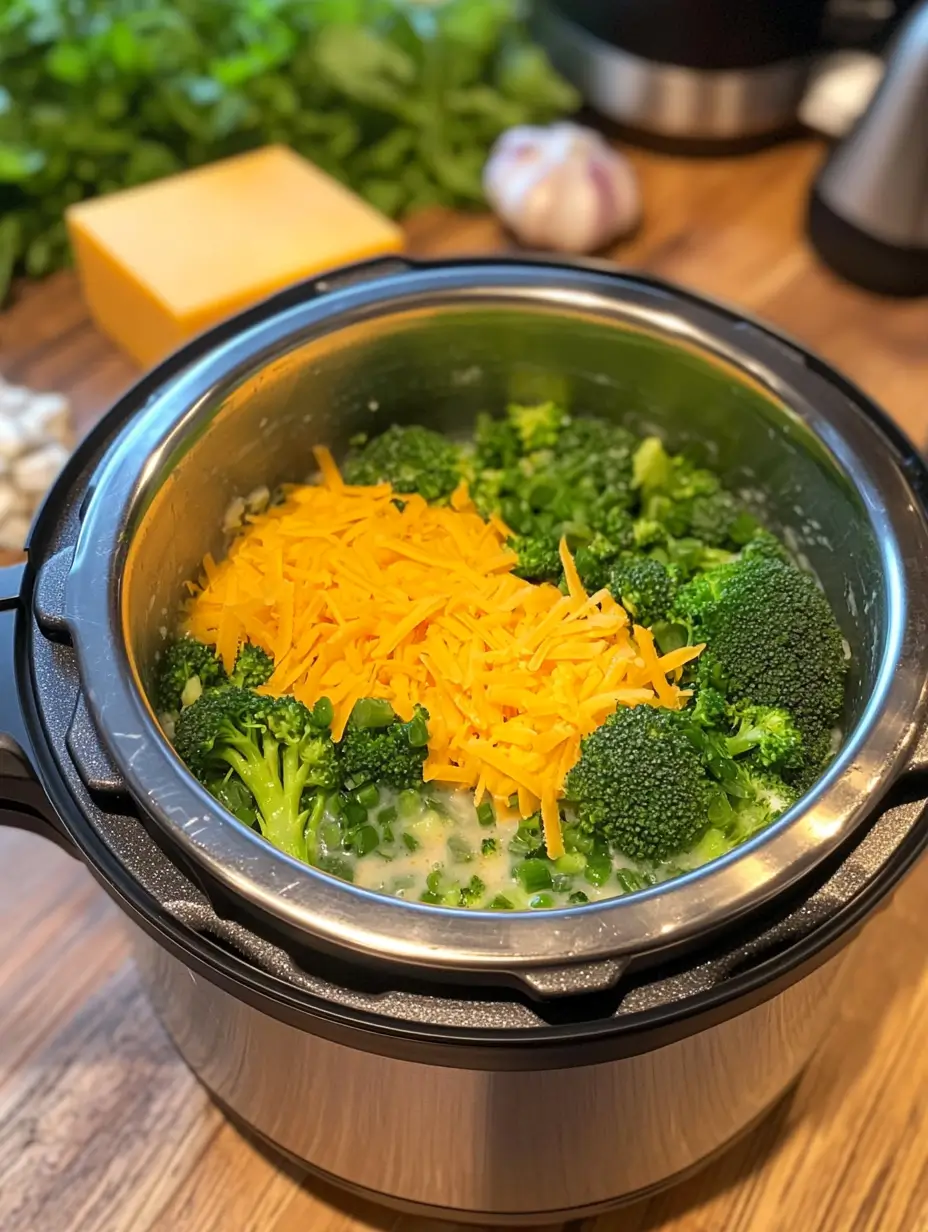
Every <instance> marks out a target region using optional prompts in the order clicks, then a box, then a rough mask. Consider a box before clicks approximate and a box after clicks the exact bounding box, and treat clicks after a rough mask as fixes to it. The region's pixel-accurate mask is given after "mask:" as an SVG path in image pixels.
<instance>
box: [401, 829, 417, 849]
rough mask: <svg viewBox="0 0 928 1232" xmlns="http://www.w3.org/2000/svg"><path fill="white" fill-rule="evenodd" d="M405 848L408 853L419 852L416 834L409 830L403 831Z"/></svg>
mask: <svg viewBox="0 0 928 1232" xmlns="http://www.w3.org/2000/svg"><path fill="white" fill-rule="evenodd" d="M403 846H404V847H405V848H406V850H407V851H418V850H419V840H418V839H417V838H416V836H415V835H414V834H410V833H409V831H408V830H404V831H403Z"/></svg>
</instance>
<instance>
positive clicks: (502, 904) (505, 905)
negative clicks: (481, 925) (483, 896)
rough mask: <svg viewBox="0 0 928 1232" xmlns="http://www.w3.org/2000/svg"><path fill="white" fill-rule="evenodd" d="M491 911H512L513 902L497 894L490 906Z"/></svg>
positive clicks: (503, 895)
mask: <svg viewBox="0 0 928 1232" xmlns="http://www.w3.org/2000/svg"><path fill="white" fill-rule="evenodd" d="M489 909H490V911H512V910H513V905H512V902H511V901H510V900H509V899H508V898H507V897H506V895H505V894H497V895H496V897H495V898H494V899H493V900H492V901H491V902H490V904H489Z"/></svg>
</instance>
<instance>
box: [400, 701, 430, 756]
mask: <svg viewBox="0 0 928 1232" xmlns="http://www.w3.org/2000/svg"><path fill="white" fill-rule="evenodd" d="M406 739H407V740H408V741H409V743H410V745H411V746H412V747H413V748H414V749H422V748H425V746H426V745H427V744H428V742H429V727H428V723H427V722H426V719H425V715H424V714H423V713H422V711H421V710H417V711H416V713H415V714H414V715H413V717H412V718H411V719H410V720H409V722H408V723H407V724H406Z"/></svg>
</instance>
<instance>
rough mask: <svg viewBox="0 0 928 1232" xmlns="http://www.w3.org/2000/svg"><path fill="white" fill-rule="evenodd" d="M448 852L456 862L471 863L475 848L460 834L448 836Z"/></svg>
mask: <svg viewBox="0 0 928 1232" xmlns="http://www.w3.org/2000/svg"><path fill="white" fill-rule="evenodd" d="M448 854H449V855H450V856H451V859H452V860H453V861H454V863H455V864H469V863H470V862H471V860H473V858H474V853H473V849H472V848H471V845H470V843H468V842H467V840H466V839H463V838H462V837H461V836H460V834H451V835H449V836H448Z"/></svg>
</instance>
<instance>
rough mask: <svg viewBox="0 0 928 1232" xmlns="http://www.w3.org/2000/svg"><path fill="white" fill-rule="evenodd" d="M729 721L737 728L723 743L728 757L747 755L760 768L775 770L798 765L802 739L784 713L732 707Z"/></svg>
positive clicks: (766, 708)
mask: <svg viewBox="0 0 928 1232" xmlns="http://www.w3.org/2000/svg"><path fill="white" fill-rule="evenodd" d="M709 691H710V690H705V689H704V690H702V691H701V692H709ZM731 717H732V718H733V719H734V720H735V722H736V723H737V724H738V728H737V731H736V732H735V733H734V735H732V736H729V738H728V740H727V742H726V743H727V745H728V751H729V753H731V755H732V757H740V756H741V755H742V754H744V753H748V752H750V753H751V754H752V756H753V757H754V758H755V759H756V760H757V762H758V763H759V764H760V765H761V766H767V767H775V768H777V769H779V770H794V769H797V768H798V767H800V766H801V765H802V763H803V747H802V736H801V734H800V732H799V729H798V728H797V727H796V724H795V723H794V722H793V719H792V716H791V715H790V713H789V711H788V710H783V709H781V708H779V707H777V706H753V705H750V704H747V703H744V702H742V703H740V704H739V705H738V706H736V707H733V709H732V716H731Z"/></svg>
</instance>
